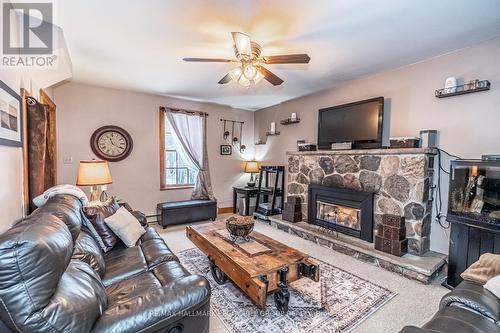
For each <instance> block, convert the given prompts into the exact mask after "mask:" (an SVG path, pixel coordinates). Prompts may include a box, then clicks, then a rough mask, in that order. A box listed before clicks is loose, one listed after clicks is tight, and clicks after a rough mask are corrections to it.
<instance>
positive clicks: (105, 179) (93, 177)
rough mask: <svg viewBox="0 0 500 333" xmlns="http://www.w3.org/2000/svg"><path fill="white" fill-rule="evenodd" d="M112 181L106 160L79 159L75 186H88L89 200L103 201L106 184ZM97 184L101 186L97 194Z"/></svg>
mask: <svg viewBox="0 0 500 333" xmlns="http://www.w3.org/2000/svg"><path fill="white" fill-rule="evenodd" d="M111 183H113V179H111V173H110V172H109V167H108V162H106V161H98V160H92V161H80V166H79V167H78V175H77V177H76V185H77V186H90V201H98V200H101V201H105V200H106V198H107V197H108V195H107V194H106V187H105V186H102V185H107V184H111ZM98 186H101V188H100V189H101V193H100V194H99V189H98Z"/></svg>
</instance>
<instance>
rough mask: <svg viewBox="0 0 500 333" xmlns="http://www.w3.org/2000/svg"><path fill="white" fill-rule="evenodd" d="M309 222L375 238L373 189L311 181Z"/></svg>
mask: <svg viewBox="0 0 500 333" xmlns="http://www.w3.org/2000/svg"><path fill="white" fill-rule="evenodd" d="M308 210H309V211H308V217H309V218H308V222H309V223H311V224H315V225H318V226H320V227H323V228H326V229H329V230H333V231H337V232H341V233H344V234H346V235H349V236H353V237H357V238H360V239H362V240H364V241H367V242H373V193H371V192H364V191H357V190H352V189H347V188H337V187H330V186H324V185H309V205H308Z"/></svg>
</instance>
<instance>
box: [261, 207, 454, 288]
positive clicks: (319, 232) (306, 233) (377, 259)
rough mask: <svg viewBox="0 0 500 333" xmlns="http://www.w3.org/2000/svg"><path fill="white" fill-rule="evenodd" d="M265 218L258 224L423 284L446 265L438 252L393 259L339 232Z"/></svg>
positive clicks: (279, 219)
mask: <svg viewBox="0 0 500 333" xmlns="http://www.w3.org/2000/svg"><path fill="white" fill-rule="evenodd" d="M268 218H269V220H267V221H264V220H258V221H261V222H263V223H267V224H269V225H270V226H272V227H275V228H277V229H279V230H282V231H284V232H287V233H289V234H291V235H296V236H299V237H301V238H304V239H306V240H309V241H311V242H314V243H317V244H319V245H321V246H324V247H327V248H330V249H332V250H335V251H337V252H340V253H343V254H347V255H349V256H351V257H353V258H356V259H358V260H361V261H363V262H366V263H369V264H372V265H374V266H378V267H381V268H383V269H386V270H388V271H390V272H393V273H397V274H399V275H402V276H404V277H406V278H408V279H412V280H416V281H419V282H422V283H430V282H431V281H432V280H433V279H434V278H435V277H436V276H438V274H439V273H440V272H441V271H442V270H443V268H444V266H445V265H446V258H447V256H446V255H444V254H441V253H437V252H433V251H428V252H427V253H425V254H424V255H422V256H416V255H412V254H406V255H404V256H403V257H395V256H391V255H389V254H387V253H384V252H381V251H377V250H375V248H374V244H373V243H368V242H365V241H362V240H360V239H357V238H354V237H350V236H347V235H343V234H340V233H339V234H337V233H335V234H332V233H330V232H327V231H325V229H322V228H320V227H318V226H316V225H312V224H309V223H307V222H296V223H291V222H287V221H284V220H282V219H281V216H280V215H275V216H270V217H268Z"/></svg>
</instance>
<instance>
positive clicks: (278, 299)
mask: <svg viewBox="0 0 500 333" xmlns="http://www.w3.org/2000/svg"><path fill="white" fill-rule="evenodd" d="M289 301H290V293H289V292H288V290H286V289H285V290H283V289H280V290H278V291H277V292H275V293H274V304H275V305H276V309H278V311H279V312H281V313H283V314H285V313H287V312H288V302H289Z"/></svg>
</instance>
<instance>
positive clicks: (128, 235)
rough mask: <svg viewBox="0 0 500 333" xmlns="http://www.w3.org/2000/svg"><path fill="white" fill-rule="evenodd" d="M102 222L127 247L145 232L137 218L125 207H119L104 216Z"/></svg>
mask: <svg viewBox="0 0 500 333" xmlns="http://www.w3.org/2000/svg"><path fill="white" fill-rule="evenodd" d="M104 222H106V224H107V226H108V227H109V228H110V229H111V230H112V231H113V232H114V234H115V235H116V236H118V237H119V238H120V239H121V241H122V242H123V243H124V244H125V245H127V246H128V247H132V246H135V245H136V244H137V241H138V240H139V239H140V238H141V236H142V235H143V234H144V233H145V232H146V230H145V229H144V227H143V226H142V225H141V224H140V223H139V221H138V220H137V218H135V217H134V215H132V214H131V213H130V212H129V211H128V210H127V209H126V208H125V207H120V209H118V210H117V211H116V213H114V214H113V215H111V216H109V217H107V218H105V219H104Z"/></svg>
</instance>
